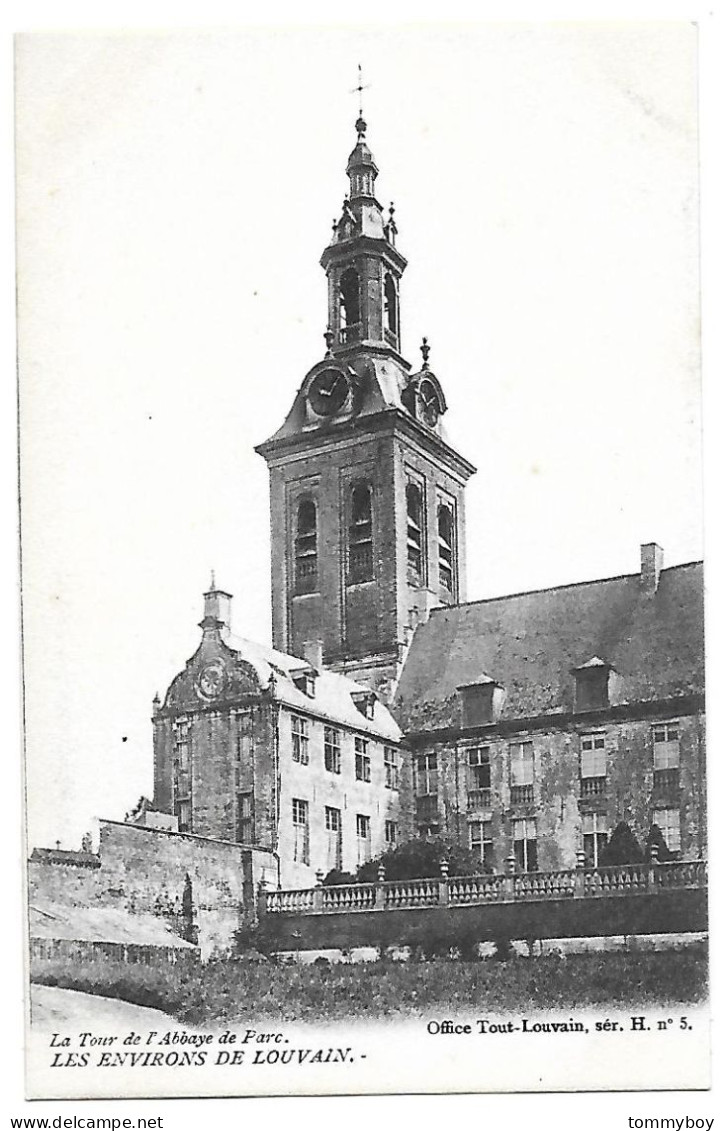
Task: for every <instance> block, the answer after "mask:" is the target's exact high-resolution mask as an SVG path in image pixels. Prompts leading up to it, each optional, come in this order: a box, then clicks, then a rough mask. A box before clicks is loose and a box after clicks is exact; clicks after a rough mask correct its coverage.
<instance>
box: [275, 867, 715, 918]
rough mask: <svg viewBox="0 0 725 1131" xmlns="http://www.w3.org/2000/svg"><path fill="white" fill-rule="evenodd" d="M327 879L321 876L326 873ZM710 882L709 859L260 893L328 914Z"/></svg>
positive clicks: (280, 905)
mask: <svg viewBox="0 0 725 1131" xmlns="http://www.w3.org/2000/svg"><path fill="white" fill-rule="evenodd" d="M320 879H321V874H320ZM706 886H707V865H706V863H705V861H704V860H683V861H679V860H678V861H673V862H670V863H666V864H658V863H657V862H656V861H651V862H650V863H649V864H622V865H618V866H616V867H609V868H583V867H580V868H568V869H562V870H560V871H555V872H505V873H486V874H482V875H477V876H451V877H449V876H448V873H447V870H446V867H445V866H444V867H443V868H442V869H441V875H440V876H439V877H431V878H427V879H416V880H385V879H383V878H382V873H381V878H379V879H378V882H377V883H366V884H339V885H334V886H330V887H323V886H322V885H321V884H318V886H317V887H315V888H304V889H302V890H289V891H279V890H278V891H270V892H264V891H261V892H260V904H261V909H262V910H263V911H265V912H267V913H271V914H276V913H284V912H287V913H292V914H308V913H327V914H334V913H336V912H350V911H373V910H376V911H378V910H387V911H392V910H398V909H403V908H409V907H436V906H442V907H448V906H463V905H470V904H480V903H511V902H526V901H538V900H549V899H581V898H590V899H591V898H599V897H602V898H605V897H616V896H626V895H634V894H637V893H642V892H650V893H652V892H658V891H662V890H672V889H677V888H679V889H683V888H704V887H706Z"/></svg>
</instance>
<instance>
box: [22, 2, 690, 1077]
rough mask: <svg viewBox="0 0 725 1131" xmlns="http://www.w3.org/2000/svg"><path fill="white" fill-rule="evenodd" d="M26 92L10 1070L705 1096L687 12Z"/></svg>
mask: <svg viewBox="0 0 725 1131" xmlns="http://www.w3.org/2000/svg"><path fill="white" fill-rule="evenodd" d="M16 91H17V215H18V229H17V230H18V318H19V321H18V326H19V366H20V468H21V504H22V598H23V647H24V684H25V718H26V729H25V783H26V795H27V812H26V827H27V881H26V890H27V979H28V1025H27V1038H26V1039H27V1094H28V1096H29V1097H30V1098H33V1099H57V1098H80V1099H88V1098H94V1099H99V1098H121V1097H124V1098H134V1097H136V1098H138V1097H184V1096H196V1097H205V1096H217V1097H222V1096H252V1095H312V1094H317V1095H319V1094H338V1095H353V1094H364V1093H403V1092H408V1093H410V1092H522V1091H534V1092H536V1091H548V1092H573V1091H588V1090H589V1091H605V1090H608V1091H624V1090H631V1091H637V1090H645V1089H648V1090H658V1089H690V1090H694V1089H705V1088H707V1087H708V1086H709V1080H710V1051H709V1028H710V1019H709V1009H708V949H707V944H708V913H707V884H708V865H707V820H706V784H707V773H706V762H707V757H706V744H705V671H704V668H705V664H704V618H703V563H702V509H701V453H700V427H701V420H700V342H699V303H700V297H699V279H698V272H699V263H698V222H699V221H698V164H697V146H698V121H697V97H696V93H697V29H696V27H695V26H694V25H693V24H691V23H686V22H684V21H683V22H669V23H665V22H661V23H658V22H641V23H640V22H634V21H631V22H611V23H596V22H588V23H550V24H547V23H543V22H542V23H519V24H507V23H497V24H494V23H492V24H475V25H474V24H471V25H462V24H460V25H453V24H451V25H450V26H448V25H443V24H438V25H436V26H427V27H426V26H423V25H421V26H413V25H410V26H403V25H401V26H397V27H396V26H393V25H387V26H385V27H382V26H380V27H375V26H369V27H366V26H364V25H362V26H360V27H357V28H354V29H353V28H349V27H348V28H345V27H336V28H335V27H322V26H321V27H318V28H307V29H304V28H296V29H294V28H288V29H285V28H281V27H277V28H275V29H271V28H270V29H264V28H257V29H252V28H247V29H246V30H240V29H237V30H227V31H209V32H183V33H182V32H179V31H168V32H164V31H158V32H154V33H151V32H141V31H136V32H126V33H124V32H120V31H119V32H117V33H101V32H99V33H86V34H80V33H74V32H67V33H33V34H24V35H20V36H18V38H17V40H16Z"/></svg>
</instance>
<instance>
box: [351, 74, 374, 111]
mask: <svg viewBox="0 0 725 1131" xmlns="http://www.w3.org/2000/svg"><path fill="white" fill-rule="evenodd" d="M369 89H370V83H369V82H367V83H364V82H363V73H362V67H361V65H360V63H358V65H357V86H354V87H353V88H352V90H351V91H350V94H357V95H358V98H359V105H360V118H362V116H363V100H362V92H363V91H364V90H369Z"/></svg>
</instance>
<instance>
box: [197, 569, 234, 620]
mask: <svg viewBox="0 0 725 1131" xmlns="http://www.w3.org/2000/svg"><path fill="white" fill-rule="evenodd" d="M231 620H232V595H231V593H225V592H224V590H223V589H218V588H217V585H216V582H215V580H214V571H213V570H212V575H211V585H210V586H209V589H208V591H207V592H206V593H205V594H204V619H203V620H202V622H201V627H202V628H217V629H220V630H221V631H222V632H225V631H226V632H228V631H229V628H230V626H231Z"/></svg>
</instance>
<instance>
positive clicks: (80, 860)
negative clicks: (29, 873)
mask: <svg viewBox="0 0 725 1131" xmlns="http://www.w3.org/2000/svg"><path fill="white" fill-rule="evenodd" d="M30 859H31V861H32V862H33V863H35V864H70V865H73V866H74V867H76V868H78V867H80V868H100V866H101V861H100V857H98V856H97V855H96V854H95V852H83V851H75V850H74V849H69V848H34V849H33V851H32V852H31V854H30Z"/></svg>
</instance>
